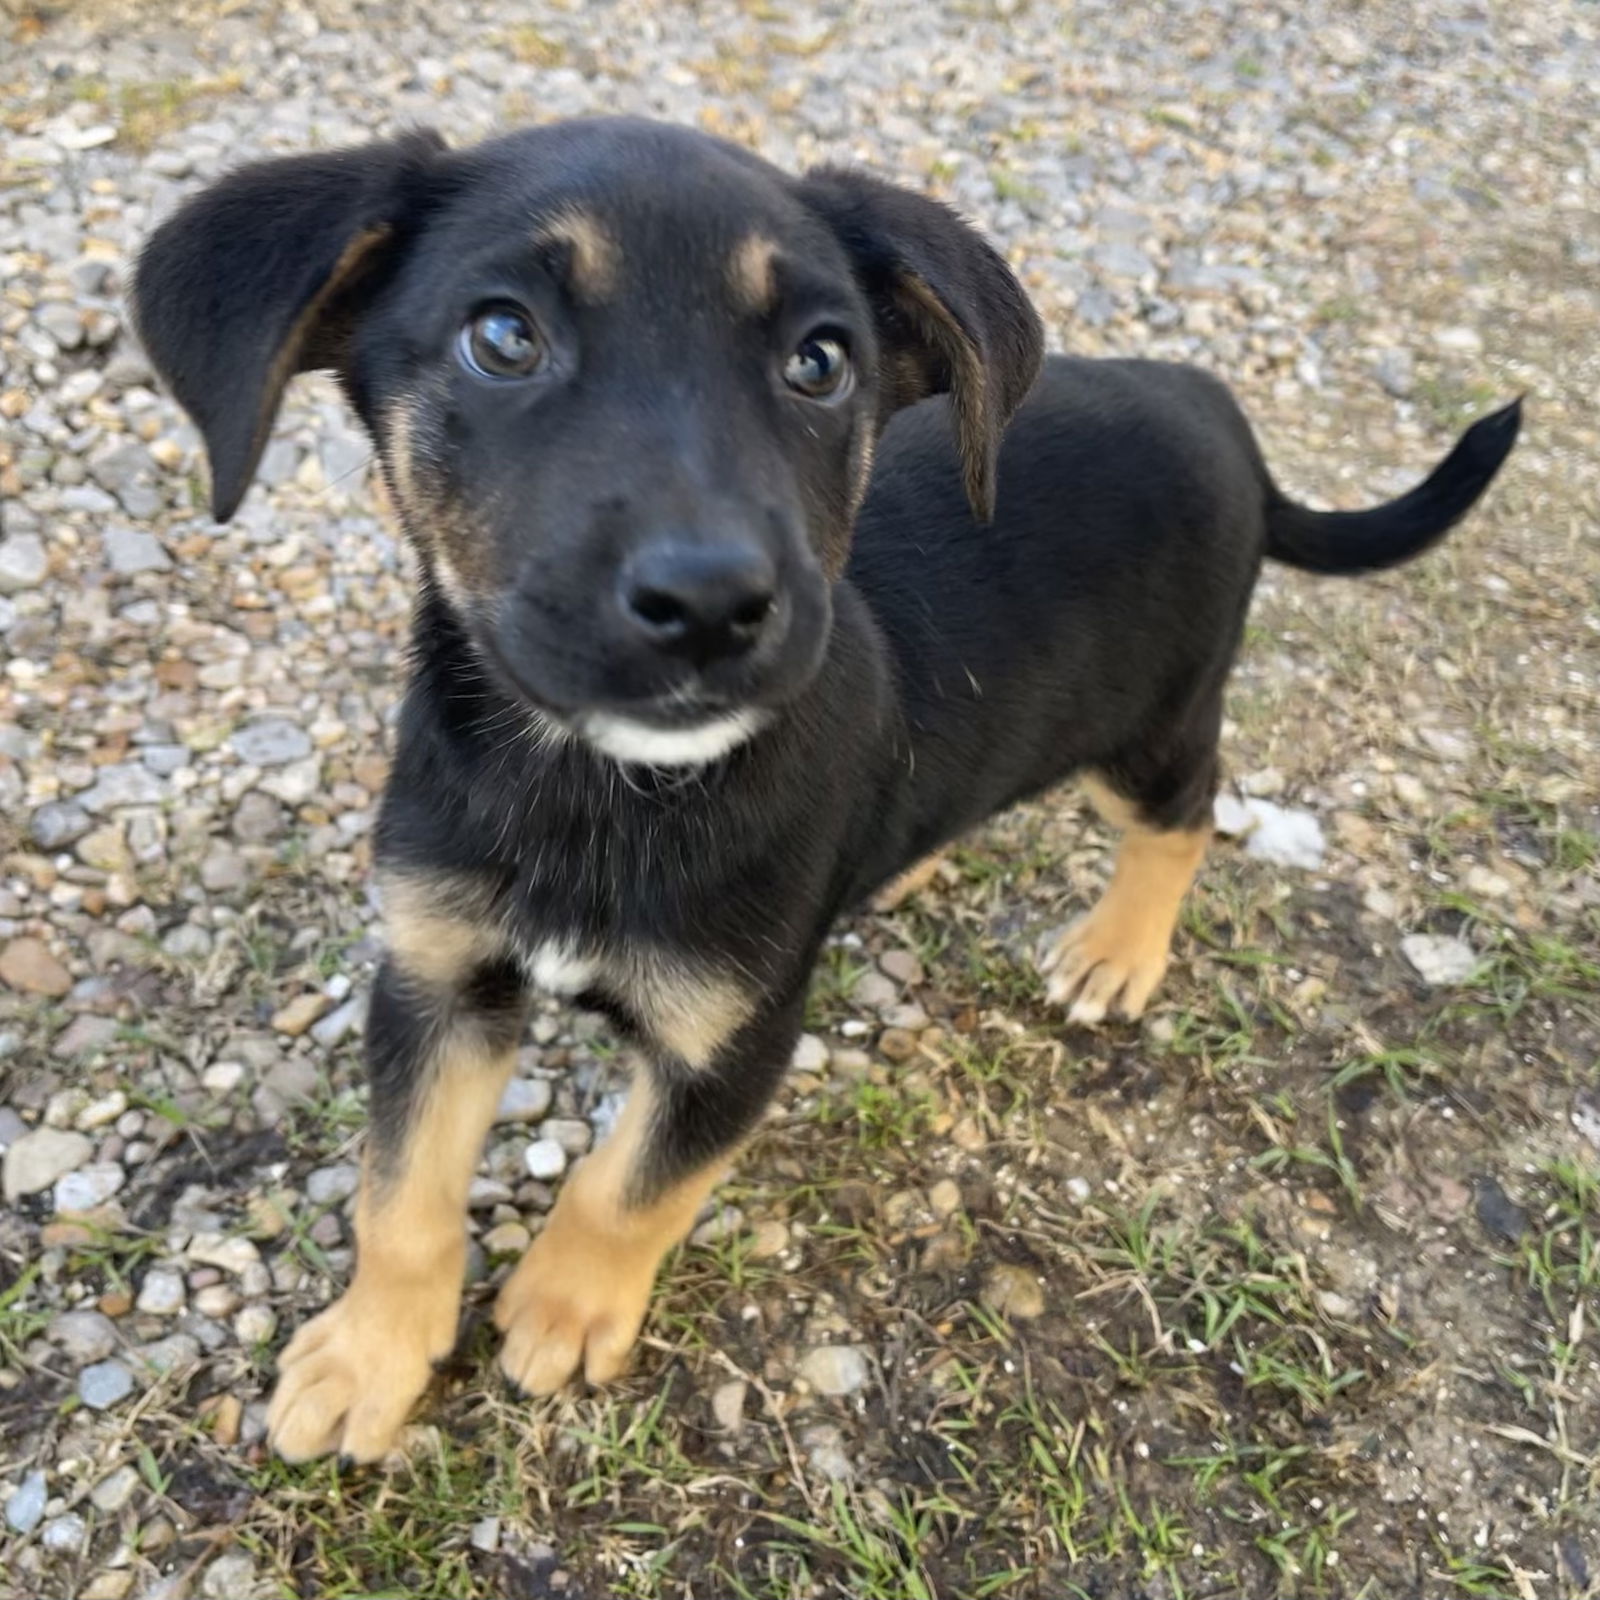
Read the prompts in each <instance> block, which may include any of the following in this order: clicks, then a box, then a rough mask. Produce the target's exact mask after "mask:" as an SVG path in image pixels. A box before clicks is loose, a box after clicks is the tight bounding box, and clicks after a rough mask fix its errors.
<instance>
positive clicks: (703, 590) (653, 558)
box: [618, 540, 778, 661]
mask: <svg viewBox="0 0 1600 1600" xmlns="http://www.w3.org/2000/svg"><path fill="white" fill-rule="evenodd" d="M777 588H778V576H777V572H776V571H775V570H774V568H773V564H772V559H771V557H770V556H768V555H767V554H766V553H765V552H764V551H761V550H759V549H756V548H754V547H753V546H751V545H746V544H733V543H721V544H689V543H686V542H682V541H676V540H668V541H662V542H661V543H658V544H652V545H649V546H647V547H646V548H645V549H643V550H641V551H639V552H638V553H637V554H636V555H634V556H633V557H632V558H631V559H630V560H629V561H628V563H627V565H626V566H625V567H624V569H623V573H622V582H621V585H620V592H619V596H618V598H619V601H620V604H621V606H622V613H623V616H624V617H625V618H626V620H627V622H628V624H629V625H630V627H632V629H633V630H634V631H635V633H636V634H638V635H642V636H643V637H644V638H645V639H647V640H648V641H649V642H650V643H651V644H652V645H654V646H655V648H656V649H658V650H661V651H664V652H666V653H668V654H670V655H683V656H688V657H690V658H692V659H694V660H698V661H709V660H713V659H715V658H717V657H721V656H737V655H742V654H744V652H745V651H747V650H749V649H750V648H751V646H752V645H754V644H755V642H756V640H757V639H759V638H760V637H761V634H762V631H763V630H764V629H765V628H766V627H767V625H768V624H769V623H770V621H771V619H772V616H773V614H774V612H775V611H776V610H777V604H776V596H777Z"/></svg>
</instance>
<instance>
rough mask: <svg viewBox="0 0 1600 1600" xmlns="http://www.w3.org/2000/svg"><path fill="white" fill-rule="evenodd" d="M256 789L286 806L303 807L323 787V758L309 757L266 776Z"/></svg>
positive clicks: (292, 762)
mask: <svg viewBox="0 0 1600 1600" xmlns="http://www.w3.org/2000/svg"><path fill="white" fill-rule="evenodd" d="M256 787H257V788H258V789H260V790H261V791H262V792H263V793H264V794H270V795H271V796H272V797H273V798H274V799H277V800H281V801H282V802H283V803H284V804H285V805H286V806H303V805H304V804H305V803H306V801H308V800H309V799H310V798H311V797H312V795H314V794H316V792H317V791H318V790H319V789H320V788H321V787H322V758H321V757H320V756H307V757H306V759H305V760H304V761H291V762H290V763H289V764H288V766H286V767H279V768H278V769H277V770H276V771H274V772H269V773H267V774H265V775H264V776H263V777H262V779H261V780H260V782H259V783H257V785H256Z"/></svg>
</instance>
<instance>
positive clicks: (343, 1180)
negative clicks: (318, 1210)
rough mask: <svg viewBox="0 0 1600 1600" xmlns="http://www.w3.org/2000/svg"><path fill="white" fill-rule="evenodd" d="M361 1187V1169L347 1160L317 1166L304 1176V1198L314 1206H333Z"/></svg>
mask: <svg viewBox="0 0 1600 1600" xmlns="http://www.w3.org/2000/svg"><path fill="white" fill-rule="evenodd" d="M360 1187H361V1169H360V1167H358V1166H355V1165H354V1164H353V1163H351V1162H348V1161H342V1162H340V1163H339V1164H338V1165H337V1166H332V1167H318V1168H317V1170H316V1171H315V1172H313V1173H311V1174H310V1175H309V1176H308V1177H307V1178H306V1199H308V1200H309V1201H310V1202H311V1203H312V1205H314V1206H334V1205H338V1204H339V1203H340V1202H341V1201H343V1200H348V1199H349V1198H350V1196H351V1195H353V1194H354V1193H355V1192H356V1190H357V1189H359V1188H360Z"/></svg>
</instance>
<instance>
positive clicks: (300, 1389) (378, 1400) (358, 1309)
mask: <svg viewBox="0 0 1600 1600" xmlns="http://www.w3.org/2000/svg"><path fill="white" fill-rule="evenodd" d="M458 1282H459V1279H458V1278H453V1279H452V1281H451V1285H450V1290H449V1292H448V1293H444V1294H442V1293H440V1292H439V1290H438V1289H437V1288H436V1287H430V1288H429V1289H426V1290H422V1289H418V1290H416V1291H414V1292H407V1291H406V1290H405V1289H401V1288H395V1287H391V1286H387V1285H386V1286H384V1287H382V1288H370V1287H368V1288H363V1286H362V1285H361V1284H360V1283H359V1282H357V1283H356V1284H355V1285H353V1286H352V1287H351V1289H350V1291H349V1292H348V1293H347V1294H345V1295H344V1297H343V1298H342V1299H340V1300H336V1301H335V1302H334V1303H333V1305H331V1306H329V1307H328V1309H327V1310H326V1311H324V1312H322V1313H321V1315H320V1316H317V1317H314V1318H312V1320H311V1321H310V1322H308V1323H307V1324H306V1325H305V1327H303V1328H302V1329H301V1330H300V1331H299V1332H298V1333H297V1334H296V1335H295V1336H294V1338H293V1339H291V1340H290V1341H289V1344H288V1346H287V1348H286V1349H285V1350H284V1352H283V1354H282V1355H281V1356H280V1357H279V1358H278V1387H277V1389H276V1391H275V1392H274V1393H273V1396H272V1404H271V1405H270V1406H269V1407H268V1409H267V1433H268V1437H269V1438H270V1439H271V1441H272V1447H273V1449H275V1450H276V1451H277V1452H278V1454H279V1455H280V1456H282V1457H283V1458H284V1459H285V1460H286V1461H309V1460H310V1459H311V1458H312V1457H313V1456H321V1455H327V1454H329V1453H330V1452H332V1451H337V1452H338V1453H339V1454H340V1455H341V1456H344V1457H347V1458H348V1459H350V1460H351V1461H357V1462H363V1461H376V1460H378V1459H379V1458H380V1457H381V1456H383V1455H384V1454H385V1453H386V1452H387V1451H388V1450H389V1449H390V1447H391V1446H392V1445H393V1444H394V1441H395V1436H396V1435H397V1434H398V1433H399V1432H400V1428H401V1425H402V1424H403V1423H404V1422H405V1420H406V1416H407V1414H408V1413H409V1412H410V1410H411V1408H412V1406H413V1405H415V1404H416V1401H417V1399H418V1397H419V1396H420V1395H421V1394H422V1391H423V1390H424V1389H425V1388H427V1386H428V1380H429V1378H430V1377H431V1376H432V1373H433V1363H434V1362H435V1361H437V1360H439V1359H441V1358H442V1357H443V1356H446V1355H448V1354H449V1352H450V1347H451V1346H452V1345H453V1344H454V1343H455V1337H456V1308H457V1293H456V1288H455V1285H456V1283H458Z"/></svg>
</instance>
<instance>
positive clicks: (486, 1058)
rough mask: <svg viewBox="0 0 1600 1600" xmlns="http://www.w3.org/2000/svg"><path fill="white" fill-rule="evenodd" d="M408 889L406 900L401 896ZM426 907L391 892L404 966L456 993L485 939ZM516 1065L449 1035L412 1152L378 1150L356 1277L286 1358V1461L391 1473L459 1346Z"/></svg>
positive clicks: (359, 1218)
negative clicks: (470, 1232) (485, 1155)
mask: <svg viewBox="0 0 1600 1600" xmlns="http://www.w3.org/2000/svg"><path fill="white" fill-rule="evenodd" d="M401 883H404V884H405V885H406V892H404V893H401V894H399V895H396V893H395V889H396V886H397V885H399V884H401ZM407 894H411V895H412V896H414V897H416V903H408V900H407ZM421 894H422V889H421V886H420V884H419V883H418V880H416V879H405V880H399V879H391V880H390V882H389V884H388V885H387V886H386V901H387V915H388V919H389V928H390V933H391V939H392V944H393V953H394V959H395V961H396V963H397V964H398V965H399V966H400V968H401V970H402V971H403V972H405V973H406V974H407V977H408V979H409V980H410V981H414V982H416V983H417V984H418V985H419V986H424V987H445V986H448V985H450V984H453V983H455V982H458V981H459V980H460V978H461V977H462V976H463V975H464V973H465V971H466V970H467V969H468V967H469V966H470V965H471V964H472V963H473V962H474V961H476V960H477V959H479V958H480V956H481V953H482V941H483V940H484V939H485V935H483V934H482V932H481V931H480V930H479V929H477V928H475V927H473V926H472V925H470V924H468V923H464V922H461V921H460V920H458V919H454V918H452V917H450V916H449V915H448V913H445V912H440V911H429V910H425V909H424V907H423V905H422V903H421V898H420V897H421ZM514 1059H515V1052H514V1050H499V1051H493V1052H491V1051H490V1050H489V1049H488V1048H487V1047H486V1045H485V1044H484V1042H483V1040H482V1038H481V1037H480V1036H479V1035H478V1034H477V1033H476V1032H475V1031H474V1030H472V1029H471V1027H470V1025H463V1026H460V1027H458V1028H457V1029H455V1030H454V1031H452V1032H450V1033H447V1034H446V1035H445V1036H444V1037H443V1038H442V1040H441V1041H440V1043H439V1045H438V1047H437V1050H436V1053H435V1055H434V1057H433V1059H432V1060H424V1061H422V1062H421V1063H420V1064H419V1067H418V1072H419V1074H420V1075H421V1080H422V1089H421V1099H420V1103H419V1104H418V1105H417V1106H416V1107H415V1108H414V1110H413V1112H412V1116H411V1120H410V1123H409V1124H408V1126H407V1128H406V1131H405V1135H404V1141H403V1143H402V1145H401V1147H400V1148H399V1149H398V1150H397V1151H392V1152H390V1151H383V1152H378V1151H374V1150H370V1149H369V1151H368V1154H367V1157H366V1160H365V1162H364V1167H363V1172H362V1176H361V1192H360V1194H359V1196H358V1197H357V1201H356V1272H355V1278H354V1280H353V1281H352V1282H351V1285H350V1287H349V1288H348V1289H347V1290H346V1291H345V1293H344V1294H343V1295H342V1296H341V1297H340V1298H339V1299H338V1300H336V1301H335V1302H334V1304H333V1305H331V1306H330V1307H329V1308H328V1309H327V1310H326V1311H324V1312H322V1313H321V1315H319V1316H317V1317H315V1318H313V1319H312V1320H311V1321H310V1322H308V1323H307V1324H306V1325H305V1327H303V1328H302V1329H301V1330H300V1331H299V1332H298V1333H297V1334H296V1335H295V1336H294V1338H293V1339H291V1340H290V1342H289V1344H288V1346H287V1348H286V1349H285V1350H284V1352H283V1354H282V1355H281V1356H280V1357H279V1359H278V1387H277V1390H276V1391H275V1393H274V1394H273V1397H272V1404H271V1406H270V1407H269V1408H268V1412H267V1427H268V1432H269V1435H270V1437H271V1440H272V1444H273V1447H274V1448H275V1449H276V1450H277V1452H278V1453H279V1455H281V1456H283V1457H284V1458H285V1459H286V1460H289V1461H305V1460H308V1459H309V1458H311V1457H312V1456H319V1455H325V1454H327V1453H328V1452H330V1451H338V1452H339V1453H340V1454H342V1455H346V1456H349V1457H351V1458H352V1459H353V1460H356V1461H375V1460H377V1459H378V1458H379V1457H380V1456H382V1455H383V1454H384V1453H385V1452H386V1451H387V1450H388V1449H389V1448H390V1447H391V1446H392V1445H393V1443H394V1440H395V1436H396V1435H397V1434H398V1433H399V1431H400V1427H401V1425H402V1424H403V1423H404V1421H405V1419H406V1415H407V1413H408V1412H409V1411H410V1410H411V1408H412V1406H413V1405H414V1404H415V1403H416V1401H417V1399H418V1397H419V1396H420V1395H421V1394H422V1391H423V1390H424V1389H425V1388H426V1387H427V1385H428V1379H429V1376H430V1374H431V1371H432V1368H433V1363H434V1362H435V1361H437V1360H439V1359H440V1358H441V1357H442V1356H444V1355H446V1354H448V1353H449V1350H450V1347H451V1346H452V1345H453V1344H454V1343H455V1339H456V1319H457V1314H458V1311H459V1307H460V1302H461V1280H462V1274H463V1272H464V1270H465V1266H466V1256H467V1238H466V1215H467V1189H468V1186H469V1185H470V1183H471V1181H472V1173H473V1169H474V1168H475V1167H476V1165H477V1162H478V1154H479V1151H480V1150H481V1149H482V1146H483V1139H484V1135H485V1134H486V1133H487V1132H488V1130H489V1125H490V1123H491V1122H492V1121H493V1120H494V1113H495V1108H496V1106H497V1105H498V1104H499V1101H500V1094H501V1091H502V1090H503V1089H504V1087H505V1083H506V1079H507V1078H508V1077H509V1076H510V1075H511V1067H512V1063H513V1060H514ZM380 1157H381V1159H379V1158H380Z"/></svg>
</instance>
